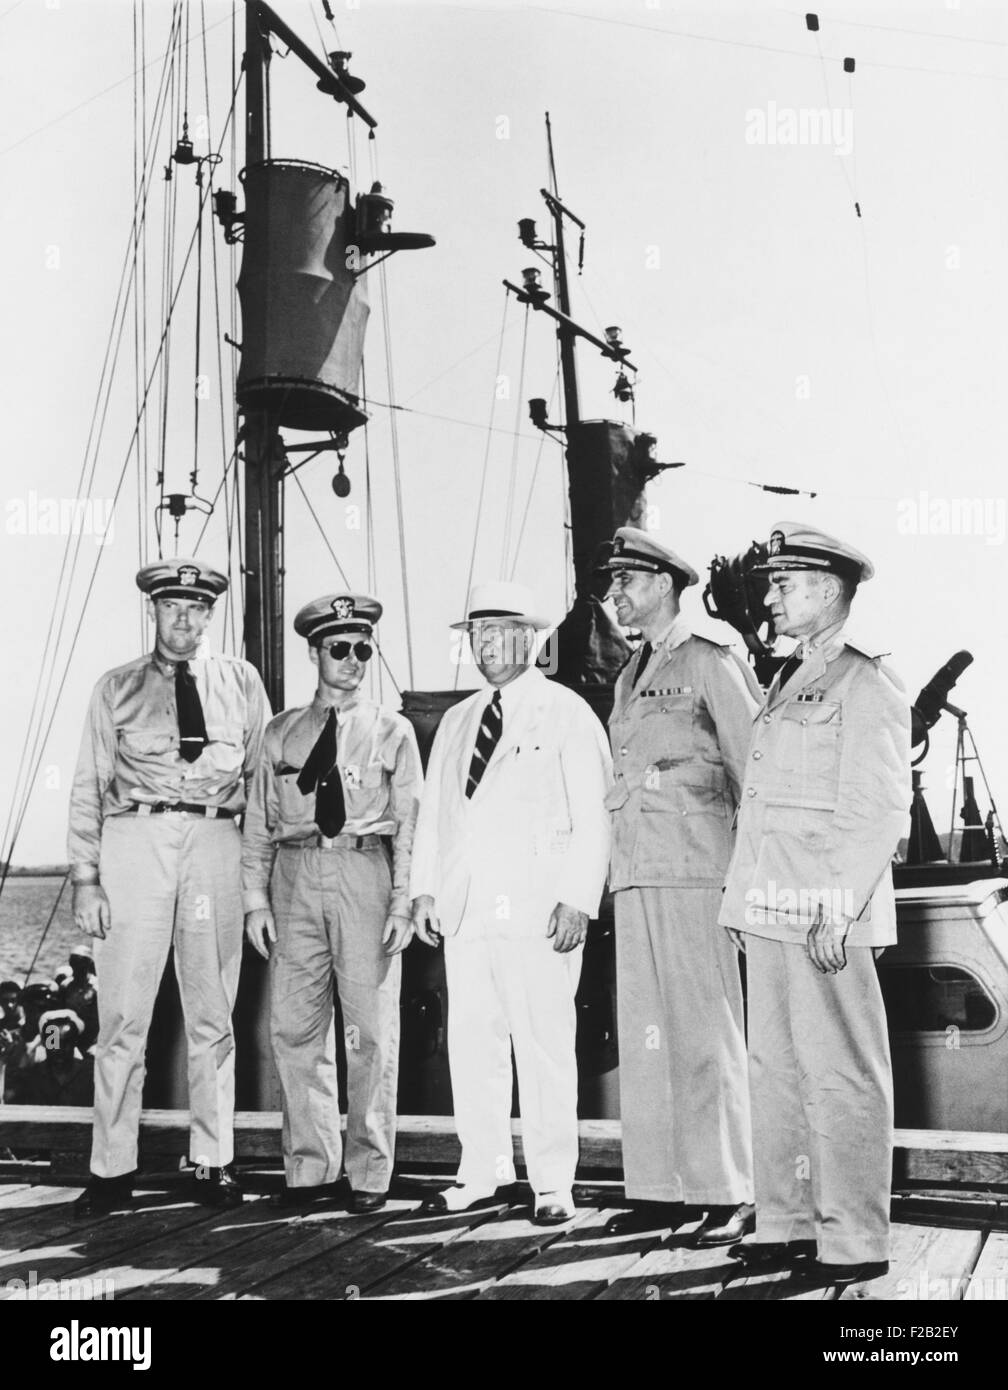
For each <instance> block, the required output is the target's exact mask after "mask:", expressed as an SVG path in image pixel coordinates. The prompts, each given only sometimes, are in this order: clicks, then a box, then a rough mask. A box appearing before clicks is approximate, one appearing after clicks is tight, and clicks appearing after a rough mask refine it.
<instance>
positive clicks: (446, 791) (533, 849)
mask: <svg viewBox="0 0 1008 1390" xmlns="http://www.w3.org/2000/svg"><path fill="white" fill-rule="evenodd" d="M534 606H535V605H534V603H533V601H532V597H531V594H530V593H529V591H528V590H527V589H526V588H524V586H522V585H519V584H512V583H503V582H501V583H494V584H484V585H479V586H477V587H476V588H475V589H474V590H473V593H472V597H471V600H470V604H469V612H468V616H467V617H466V618H465V619H464V621H462V622H460V623H454V624H452V626H453V627H454V628H456V629H464V630H467V631H468V633H469V639H470V642H471V645H472V650H473V655H474V657H475V660H476V664H477V666H478V667H479V669H480V671H481V672H482V673H483V675H484V676H485V677H486V680H487V681H488V683H489V685H490V687H491V691H490V692H489V697H488V692H487V691H486V690H481V691H478V692H477V693H476V694H475V695H472V696H470V697H469V699H467V700H463V701H462V702H461V703H460V704H458V705H456V706H455V707H454V708H453V709H450V710H449V711H448V712H447V714H446V715H445V716H444V718H443V720H442V721H441V725H440V728H439V729H438V732H437V737H436V738H435V740H434V746H433V748H432V750H431V757H430V763H429V765H428V768H427V781H426V783H425V787H424V792H423V795H422V798H421V801H420V813H419V818H418V820H417V827H416V835H415V838H414V842H413V859H412V866H411V872H410V894H411V897H412V898H413V924H414V927H415V929H416V933H417V936H418V937H419V938H420V940H421V941H423V942H425V943H426V944H427V945H428V946H436V945H437V944H438V943H439V941H440V940H441V939H442V938H443V939H444V943H445V971H446V975H447V980H448V1060H449V1066H450V1069H451V1079H452V1094H453V1098H454V1106H455V1123H456V1127H457V1130H458V1135H459V1139H460V1141H461V1144H462V1160H461V1163H460V1165H459V1171H458V1178H457V1185H456V1186H454V1187H450V1188H447V1189H446V1190H445V1191H444V1192H441V1193H439V1194H438V1196H437V1198H436V1199H435V1201H434V1205H435V1207H436V1208H437V1209H439V1210H442V1211H464V1210H466V1209H468V1208H470V1207H472V1206H473V1205H474V1204H478V1203H479V1202H481V1201H486V1200H487V1199H489V1198H491V1197H493V1195H494V1193H495V1191H496V1190H497V1188H498V1187H501V1186H505V1185H507V1184H509V1183H512V1182H513V1181H514V1178H515V1172H514V1158H513V1152H512V1144H511V1120H510V1116H511V1048H512V1046H513V1047H514V1055H515V1063H516V1065H517V1070H518V1090H519V1102H520V1108H521V1115H522V1135H523V1140H524V1150H525V1162H526V1166H527V1169H528V1176H529V1182H530V1184H531V1186H532V1189H533V1192H534V1194H535V1200H534V1204H533V1217H534V1219H535V1220H536V1221H537V1222H538V1223H539V1224H544V1225H553V1224H558V1223H560V1222H563V1221H567V1220H569V1219H570V1218H571V1217H572V1216H573V1214H574V1205H573V1200H572V1197H571V1187H572V1185H573V1181H574V1171H575V1168H576V1166H577V1156H578V1134H577V1062H576V1058H575V1052H574V1043H575V1033H576V1018H575V1009H574V994H575V991H576V989H577V984H578V977H579V975H580V973H581V956H582V947H583V945H584V940H585V935H586V933H587V929H588V921H589V918H590V917H592V916H593V915H594V914H595V913H596V912H597V910H598V905H599V900H600V898H601V896H602V890H603V887H604V885H605V877H606V869H607V866H608V856H609V818H608V815H607V813H606V810H605V806H604V798H605V795H606V792H607V790H608V787H609V782H610V773H611V764H610V758H609V751H608V746H607V741H606V736H605V733H604V731H603V729H602V726H601V724H600V723H599V721H598V720H597V719H596V717H595V715H594V714H593V713H592V711H591V709H590V708H589V706H588V705H587V704H586V703H585V701H584V700H582V699H581V698H580V697H579V696H578V695H575V694H574V693H573V692H572V691H570V690H568V689H566V688H565V687H564V686H561V685H557V684H556V683H554V682H552V681H548V680H546V678H545V677H544V676H543V674H542V672H541V671H539V670H537V669H536V667H535V665H534V662H535V633H536V632H537V631H538V630H541V629H543V628H545V627H547V626H548V625H549V624H548V623H547V622H546V621H545V619H543V618H540V617H537V616H536V615H535V613H534Z"/></svg>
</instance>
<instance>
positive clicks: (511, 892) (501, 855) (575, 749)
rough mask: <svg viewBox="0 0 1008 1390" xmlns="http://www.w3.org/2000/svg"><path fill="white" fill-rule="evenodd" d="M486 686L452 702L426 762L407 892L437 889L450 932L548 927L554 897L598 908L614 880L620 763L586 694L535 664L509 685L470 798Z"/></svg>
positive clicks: (534, 932)
mask: <svg viewBox="0 0 1008 1390" xmlns="http://www.w3.org/2000/svg"><path fill="white" fill-rule="evenodd" d="M492 694H493V692H492V690H491V689H490V688H489V687H487V688H486V689H484V690H480V691H478V692H477V693H476V694H475V695H472V696H470V697H469V699H467V700H463V701H462V702H461V703H460V704H458V705H455V706H454V707H453V708H452V709H450V710H448V711H447V713H446V714H445V716H444V718H443V719H442V721H441V725H440V727H439V728H438V731H437V736H436V737H435V739H434V746H433V748H432V749H431V756H430V762H429V764H428V767H427V780H426V782H425V784H424V791H423V795H422V797H421V800H420V814H419V817H418V819H417V826H416V834H415V836H414V840H413V858H412V865H411V870H410V896H411V897H413V898H415V897H419V896H420V895H421V894H430V896H431V897H433V899H434V902H435V911H436V913H437V915H438V918H439V919H440V923H441V930H442V931H443V932H444V933H445V935H448V936H452V935H454V934H455V933H456V932H457V931H458V929H459V927H460V926H461V924H462V920H463V918H465V919H466V922H467V924H468V923H472V925H473V926H474V928H476V929H477V930H482V931H486V932H493V933H498V932H499V933H501V934H507V935H512V936H544V935H545V933H546V928H547V926H548V924H549V918H550V914H551V912H552V911H553V909H554V907H556V905H557V903H561V902H562V903H567V904H568V905H569V906H571V907H576V908H579V909H580V910H581V911H583V912H587V913H588V914H589V916H594V915H595V913H596V912H597V911H598V906H599V901H600V899H601V897H602V890H603V888H604V887H605V878H606V869H607V865H608V859H609V816H608V813H607V812H606V809H605V804H604V803H605V796H606V793H607V792H608V790H609V787H610V784H611V776H612V765H611V762H610V757H609V748H608V743H607V740H606V736H605V731H604V730H603V728H602V725H601V724H600V723H599V721H598V719H596V717H595V715H594V713H593V712H592V710H591V708H590V707H589V706H588V704H587V703H586V702H585V701H584V700H582V699H581V697H580V696H579V695H575V694H574V692H573V691H571V690H568V689H567V688H566V687H565V686H562V685H557V684H556V683H555V682H553V681H548V680H547V679H546V678H545V677H544V676H543V674H542V673H541V672H540V671H538V670H536V669H535V668H530V669H529V670H528V671H526V672H525V673H524V674H523V675H521V676H519V677H517V678H516V679H515V680H514V681H512V682H510V684H509V685H506V686H504V687H503V689H502V691H501V699H502V712H503V729H502V733H501V738H500V741H499V743H498V744H497V747H496V748H495V749H494V751H493V754H492V755H491V758H490V761H489V763H488V764H487V767H486V770H485V771H484V773H483V777H482V780H481V781H480V784H479V786H478V787H477V788H476V791H475V792H474V794H473V796H472V798H471V799H470V800H467V799H466V796H465V786H466V781H467V779H468V775H469V765H470V762H471V759H472V753H473V748H474V747H475V743H476V735H477V732H478V730H479V726H480V721H481V719H482V717H483V711H484V709H485V708H486V706H487V705H488V704H489V702H490V699H491V698H492Z"/></svg>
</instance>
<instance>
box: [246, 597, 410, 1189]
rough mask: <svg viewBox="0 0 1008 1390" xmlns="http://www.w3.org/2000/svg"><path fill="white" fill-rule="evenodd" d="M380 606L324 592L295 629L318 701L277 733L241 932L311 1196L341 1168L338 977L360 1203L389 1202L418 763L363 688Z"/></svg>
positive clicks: (287, 1155) (253, 824) (260, 789)
mask: <svg viewBox="0 0 1008 1390" xmlns="http://www.w3.org/2000/svg"><path fill="white" fill-rule="evenodd" d="M381 612H382V607H381V604H380V603H378V602H377V600H375V599H373V598H368V597H366V596H365V595H361V594H328V595H326V597H324V598H320V599H316V600H315V601H314V602H313V603H309V604H307V605H306V607H304V608H302V609H301V611H300V612H299V613H298V615H297V617H296V618H295V619H294V630H295V631H296V632H297V633H298V634H299V636H301V637H304V638H307V641H308V656H309V659H310V660H311V662H312V664H313V665H314V666H315V667H316V668H317V670H318V687H317V689H316V693H315V698H314V699H313V700H312V702H311V704H310V705H307V706H305V707H304V708H302V709H289V710H285V711H284V713H283V714H279V715H277V717H276V718H275V719H274V720H273V721H272V722H271V724H270V725H269V727H268V729H267V730H266V738H265V741H264V744H263V751H262V757H261V759H260V761H259V765H258V767H257V768H256V773H255V777H254V779H253V783H252V791H251V796H250V799H249V810H248V816H247V817H246V821H245V842H244V850H243V854H242V888H243V894H244V900H245V912H246V918H245V930H246V934H247V936H248V938H249V940H250V941H251V943H252V945H253V946H254V947H255V949H256V950H257V951H258V952H259V953H260V955H262V956H265V957H267V958H268V959H269V961H270V1031H271V1035H272V1039H273V1053H274V1056H275V1058H276V1064H277V1071H278V1072H279V1074H280V1084H281V1086H282V1088H283V1116H284V1119H283V1154H284V1173H285V1177H286V1187H285V1191H284V1194H283V1196H282V1197H281V1199H280V1200H281V1202H282V1203H283V1204H284V1205H292V1206H302V1205H305V1204H307V1203H310V1202H313V1201H316V1200H318V1199H320V1198H326V1197H330V1196H332V1195H333V1194H334V1190H335V1186H336V1184H337V1182H338V1180H339V1176H340V1166H341V1160H342V1159H343V1148H342V1144H341V1141H340V1114H339V1096H338V1090H337V1082H336V1040H335V1024H334V1017H333V974H334V972H335V977H336V988H337V989H338V991H339V1000H340V1007H341V1009H342V1012H343V1024H344V1030H345V1034H344V1041H345V1044H346V1058H347V1092H348V1095H347V1108H348V1113H347V1137H346V1174H347V1177H348V1179H349V1183H350V1190H351V1198H350V1202H351V1207H352V1209H353V1210H354V1211H360V1212H363V1211H376V1210H378V1209H379V1208H380V1207H382V1206H384V1205H385V1201H386V1197H387V1194H388V1186H389V1179H390V1177H391V1174H392V1162H393V1158H394V1155H395V1120H396V1090H397V1081H398V1075H399V984H400V976H401V973H402V962H401V956H400V952H401V951H402V950H403V948H404V947H405V946H406V945H407V944H408V943H409V941H410V938H411V937H412V934H413V929H412V926H411V924H410V919H409V902H408V895H407V888H408V883H409V868H410V849H411V845H412V841H413V831H414V826H415V823H416V816H417V807H418V805H419V798H420V788H421V783H422V773H421V770H420V754H419V751H418V749H417V744H416V737H415V735H414V733H413V727H412V725H411V724H410V723H409V722H408V720H406V719H404V718H403V717H402V715H400V714H393V713H391V712H390V711H388V710H384V709H382V708H381V707H380V706H379V705H376V704H375V703H374V701H373V700H368V699H365V698H364V696H362V695H361V694H360V684H361V681H362V680H363V679H364V673H365V671H366V670H367V663H368V661H369V660H370V659H371V655H372V650H373V648H372V637H373V626H374V624H375V623H376V622H377V621H378V619H379V618H380V617H381Z"/></svg>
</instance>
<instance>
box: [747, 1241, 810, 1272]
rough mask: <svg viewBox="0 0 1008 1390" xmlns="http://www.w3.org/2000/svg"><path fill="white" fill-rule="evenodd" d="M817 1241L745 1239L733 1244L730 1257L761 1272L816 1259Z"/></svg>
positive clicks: (748, 1267)
mask: <svg viewBox="0 0 1008 1390" xmlns="http://www.w3.org/2000/svg"><path fill="white" fill-rule="evenodd" d="M815 1253H816V1243H815V1241H814V1240H780V1241H768V1240H765V1241H745V1242H744V1243H743V1244H741V1245H733V1246H732V1248H731V1249H730V1250H729V1251H728V1257H729V1259H732V1260H738V1262H739V1264H741V1265H743V1266H744V1267H745V1268H746V1270H749V1271H752V1272H754V1273H759V1272H760V1271H762V1270H771V1269H787V1268H788V1266H789V1265H798V1264H801V1263H802V1262H803V1261H808V1260H814V1259H815Z"/></svg>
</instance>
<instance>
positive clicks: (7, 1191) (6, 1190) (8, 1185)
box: [0, 1182, 31, 1211]
mask: <svg viewBox="0 0 1008 1390" xmlns="http://www.w3.org/2000/svg"><path fill="white" fill-rule="evenodd" d="M29 1187H31V1183H27V1182H5V1183H3V1184H0V1211H3V1210H4V1208H5V1207H6V1206H7V1200H8V1198H9V1197H13V1196H14V1194H15V1193H16V1192H24V1191H26V1190H27V1189H28V1188H29Z"/></svg>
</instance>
